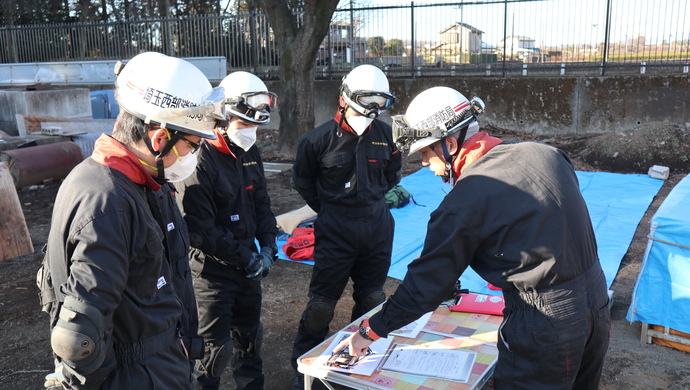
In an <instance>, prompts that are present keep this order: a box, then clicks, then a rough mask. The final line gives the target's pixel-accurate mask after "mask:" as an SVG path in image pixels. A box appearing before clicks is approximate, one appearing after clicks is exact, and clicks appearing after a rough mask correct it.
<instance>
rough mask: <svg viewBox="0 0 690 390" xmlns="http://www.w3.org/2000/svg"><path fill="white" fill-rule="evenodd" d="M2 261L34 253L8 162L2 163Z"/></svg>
mask: <svg viewBox="0 0 690 390" xmlns="http://www.w3.org/2000/svg"><path fill="white" fill-rule="evenodd" d="M0 237H2V238H3V239H2V240H0V261H2V260H7V259H11V258H13V257H19V256H23V255H28V254H30V253H34V246H33V244H32V243H31V236H30V235H29V229H28V228H27V226H26V220H25V219H24V213H22V205H21V204H20V203H19V197H18V196H17V190H16V189H15V186H14V180H13V179H12V175H11V174H10V170H9V168H8V167H7V164H6V163H4V162H2V163H0Z"/></svg>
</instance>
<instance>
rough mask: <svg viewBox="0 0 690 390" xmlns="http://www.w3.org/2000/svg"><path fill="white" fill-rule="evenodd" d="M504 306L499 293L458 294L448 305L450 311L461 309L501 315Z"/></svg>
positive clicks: (468, 311) (469, 311)
mask: <svg viewBox="0 0 690 390" xmlns="http://www.w3.org/2000/svg"><path fill="white" fill-rule="evenodd" d="M505 307H506V304H505V301H504V300H503V297H502V296H500V295H486V294H475V293H467V294H459V295H458V296H457V298H456V299H455V303H454V304H452V305H450V307H449V309H450V311H461V312H465V313H478V314H490V315H494V316H502V315H503V309H504V308H505Z"/></svg>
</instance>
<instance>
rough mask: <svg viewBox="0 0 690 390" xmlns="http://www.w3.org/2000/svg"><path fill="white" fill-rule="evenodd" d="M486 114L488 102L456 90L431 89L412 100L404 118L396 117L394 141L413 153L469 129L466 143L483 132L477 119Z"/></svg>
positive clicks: (465, 137) (402, 148)
mask: <svg viewBox="0 0 690 390" xmlns="http://www.w3.org/2000/svg"><path fill="white" fill-rule="evenodd" d="M483 111H484V102H483V101H482V100H481V99H479V98H477V97H475V98H473V99H472V101H469V100H467V98H466V97H465V96H463V94H461V93H460V92H458V91H456V90H454V89H452V88H448V87H433V88H429V89H427V90H426V91H424V92H422V93H420V94H419V95H417V96H416V97H415V98H414V99H413V100H412V102H411V103H410V105H409V106H408V107H407V111H406V112H405V115H404V116H403V115H396V116H395V117H393V139H394V140H395V141H396V142H397V143H398V147H399V148H400V149H401V150H405V149H408V148H409V153H410V154H413V153H416V152H417V151H419V150H421V149H423V148H424V147H426V146H429V145H431V144H433V143H434V142H436V141H439V140H441V139H444V138H446V137H448V136H449V135H453V134H455V133H457V132H458V131H462V130H464V129H465V128H466V129H467V132H466V133H465V136H464V138H463V139H462V140H460V142H461V144H462V142H464V141H465V140H466V139H468V138H470V137H471V136H473V135H475V134H476V133H477V132H478V131H479V124H478V123H477V116H479V115H480V114H481V113H482V112H483Z"/></svg>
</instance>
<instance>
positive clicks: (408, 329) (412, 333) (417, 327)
mask: <svg viewBox="0 0 690 390" xmlns="http://www.w3.org/2000/svg"><path fill="white" fill-rule="evenodd" d="M433 313H434V312H432V311H430V312H428V313H426V314H424V315H423V316H421V317H419V319H418V320H417V321H413V322H410V323H409V324H407V325H405V326H403V327H402V328H400V329H398V330H396V331H394V332H390V333H389V334H388V336H389V337H390V336H400V337H409V338H411V339H416V338H417V336H419V332H421V331H422V329H424V326H426V323H427V322H429V319H430V318H431V315H432V314H433Z"/></svg>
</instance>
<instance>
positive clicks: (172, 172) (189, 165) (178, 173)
mask: <svg viewBox="0 0 690 390" xmlns="http://www.w3.org/2000/svg"><path fill="white" fill-rule="evenodd" d="M173 150H174V151H175V154H176V155H177V159H176V160H175V162H174V163H173V165H171V166H169V167H167V168H165V169H164V171H163V172H164V173H165V178H166V179H168V180H170V181H171V182H173V183H175V182H178V181H182V180H184V179H186V178H188V177H189V176H190V175H191V174H192V173H194V170H195V169H196V154H194V153H192V152H189V153H187V154H186V155H184V156H180V155H179V154H178V153H177V148H175V147H174V146H173Z"/></svg>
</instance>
